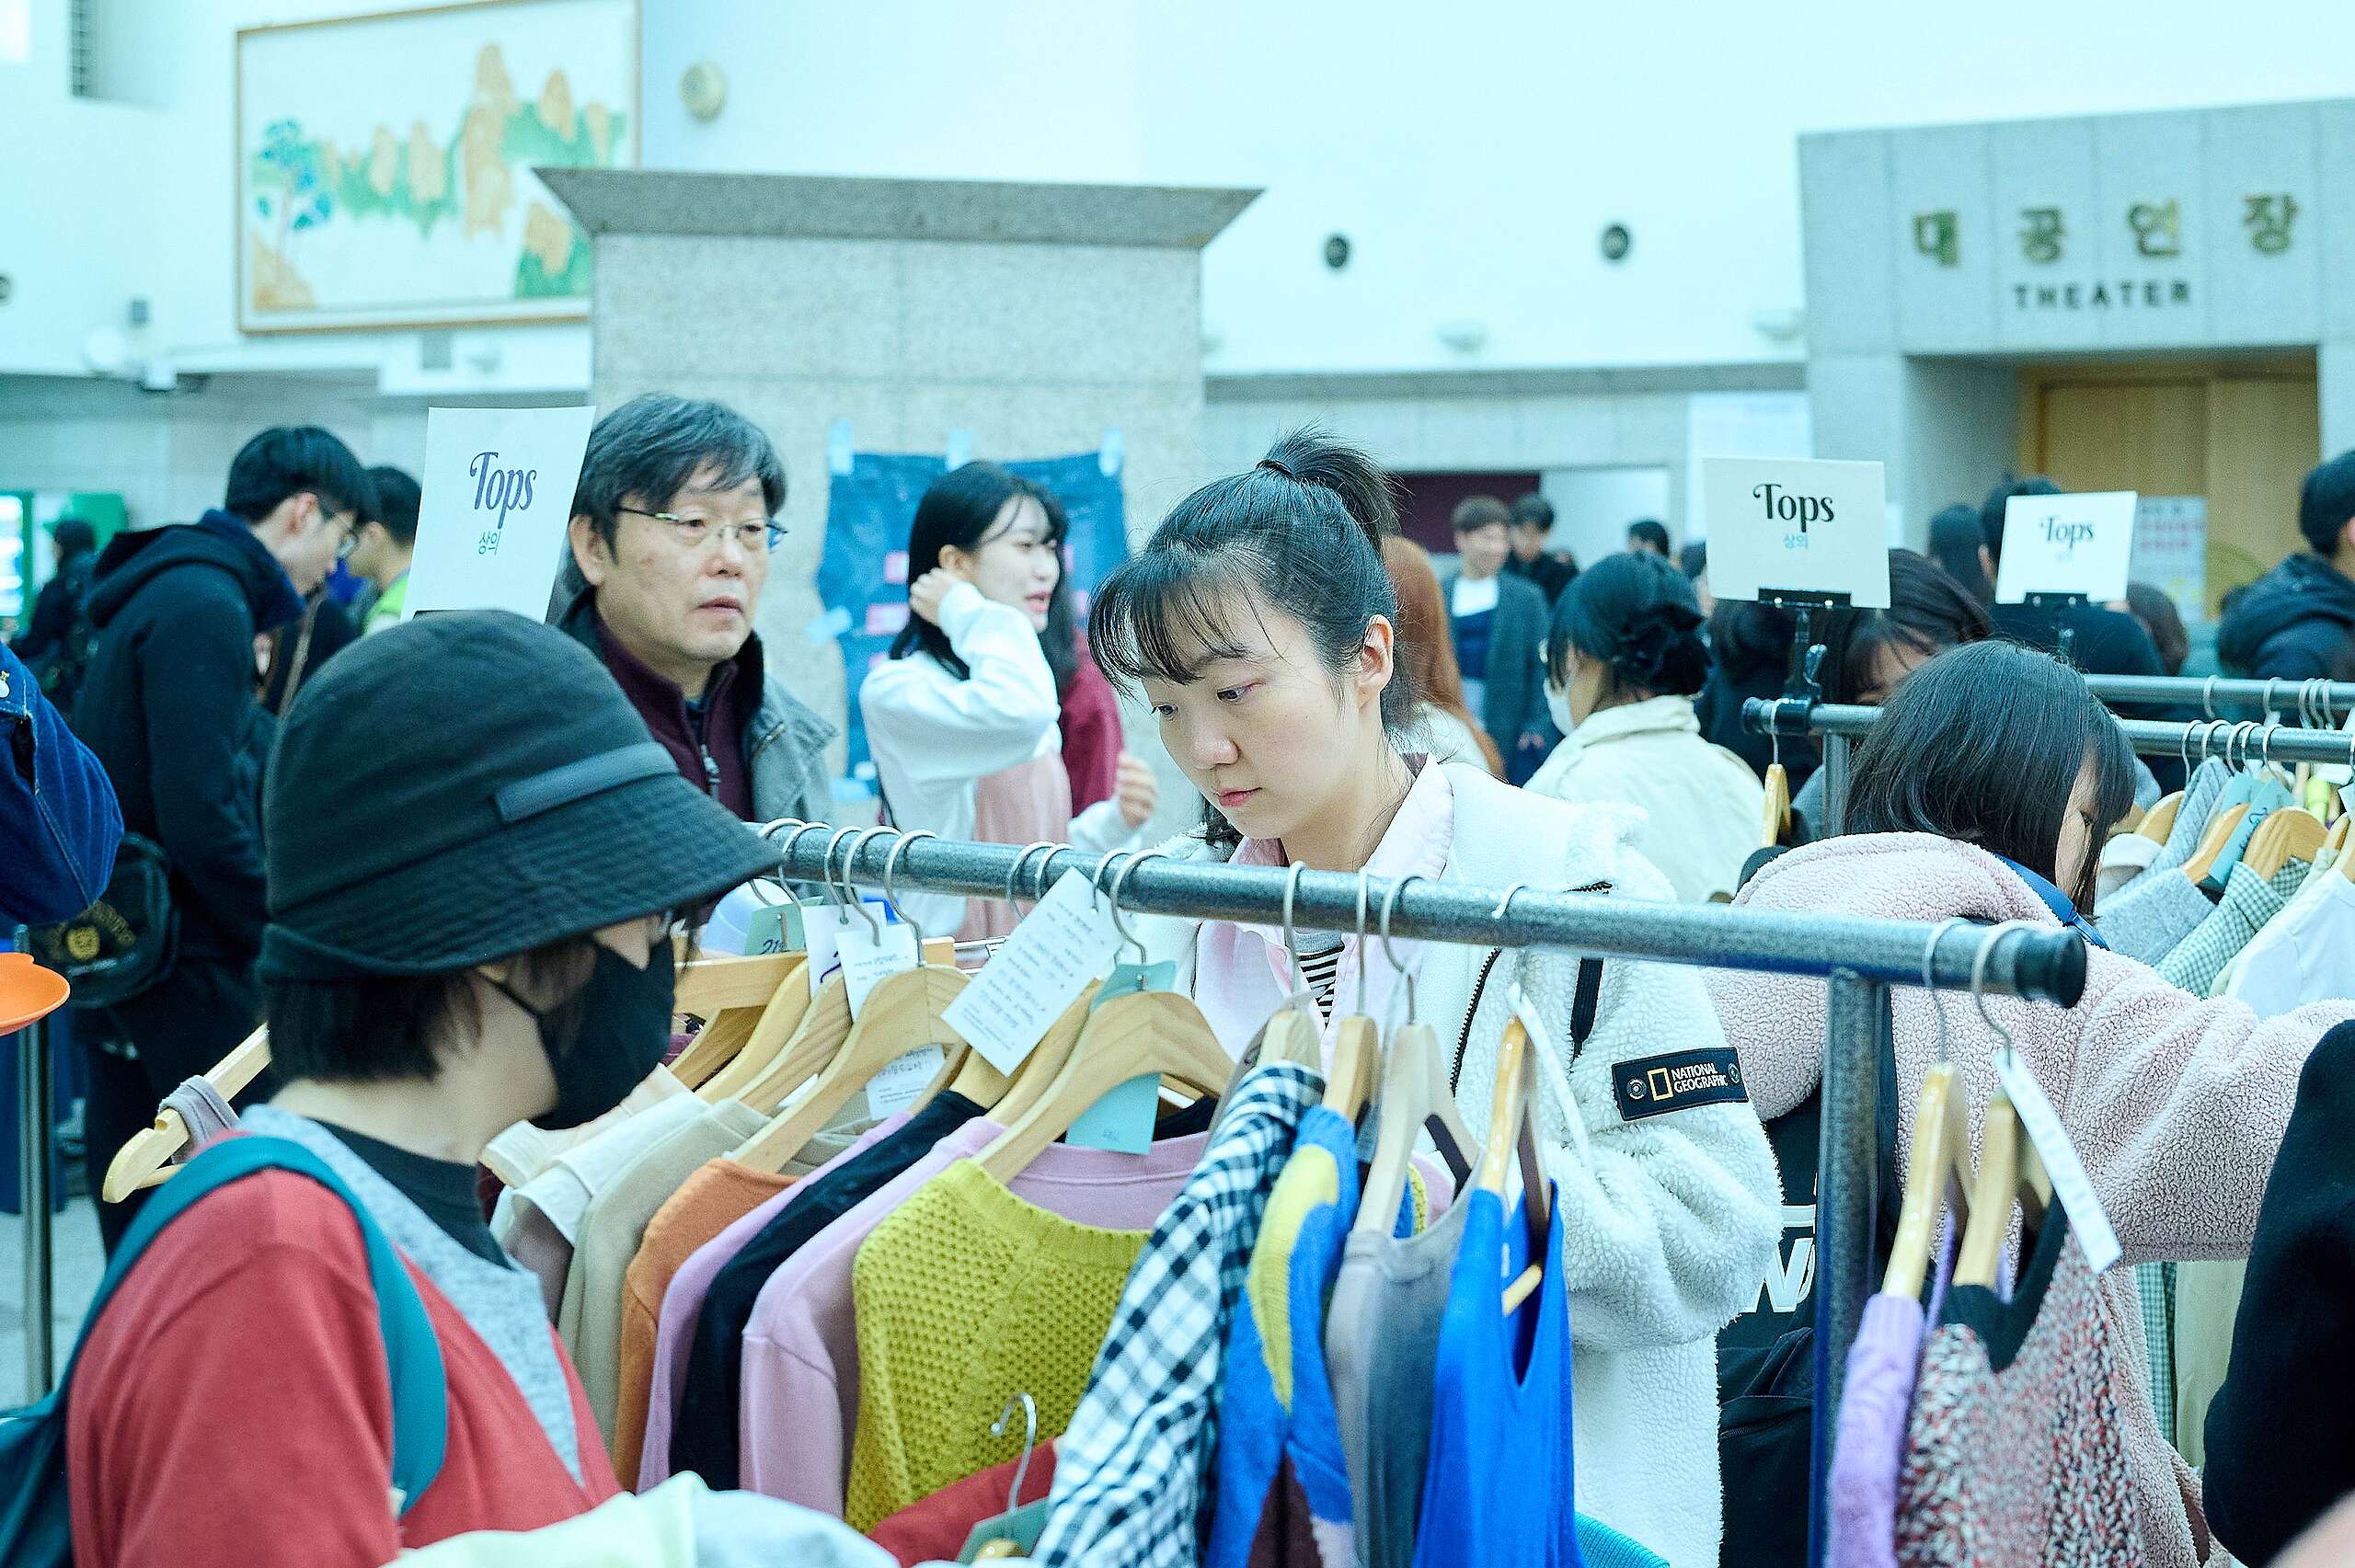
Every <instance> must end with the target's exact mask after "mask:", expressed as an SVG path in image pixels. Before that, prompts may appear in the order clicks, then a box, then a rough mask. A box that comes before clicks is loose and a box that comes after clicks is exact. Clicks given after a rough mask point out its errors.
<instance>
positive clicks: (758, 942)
mask: <svg viewBox="0 0 2355 1568" xmlns="http://www.w3.org/2000/svg"><path fill="white" fill-rule="evenodd" d="M802 945H803V939H802V935H801V911H800V910H798V908H796V907H795V906H793V905H791V904H776V905H773V906H771V907H770V908H767V909H763V910H754V911H752V919H751V920H750V921H747V922H745V926H744V952H745V953H746V954H748V955H758V954H764V953H795V952H798V951H800V949H801V947H802Z"/></svg>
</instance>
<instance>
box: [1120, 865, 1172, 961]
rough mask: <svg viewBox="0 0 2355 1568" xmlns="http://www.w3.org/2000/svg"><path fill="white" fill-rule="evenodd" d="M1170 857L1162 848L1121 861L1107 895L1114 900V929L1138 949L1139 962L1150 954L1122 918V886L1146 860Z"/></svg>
mask: <svg viewBox="0 0 2355 1568" xmlns="http://www.w3.org/2000/svg"><path fill="white" fill-rule="evenodd" d="M1168 858H1169V857H1168V855H1167V854H1166V853H1165V852H1163V851H1161V850H1146V851H1144V852H1143V853H1138V854H1132V855H1131V856H1129V858H1128V859H1126V860H1125V861H1122V862H1121V863H1120V870H1119V871H1118V872H1117V873H1115V874H1114V876H1113V877H1112V890H1111V892H1110V893H1109V894H1107V895H1106V897H1108V898H1110V899H1111V901H1112V929H1113V930H1114V931H1116V932H1118V933H1120V944H1121V945H1122V946H1124V947H1133V948H1135V949H1136V950H1137V962H1138V963H1140V964H1142V963H1143V962H1144V961H1145V960H1146V958H1147V957H1148V956H1149V955H1148V954H1147V953H1146V951H1145V945H1144V944H1143V942H1141V941H1139V940H1138V938H1137V934H1136V933H1134V932H1132V931H1131V930H1130V929H1129V922H1128V921H1124V920H1122V919H1121V918H1120V887H1121V885H1122V884H1123V883H1125V882H1127V881H1128V879H1129V873H1130V872H1132V871H1134V870H1135V869H1136V868H1137V867H1138V866H1140V865H1143V864H1144V863H1145V862H1146V861H1149V860H1166V859H1168Z"/></svg>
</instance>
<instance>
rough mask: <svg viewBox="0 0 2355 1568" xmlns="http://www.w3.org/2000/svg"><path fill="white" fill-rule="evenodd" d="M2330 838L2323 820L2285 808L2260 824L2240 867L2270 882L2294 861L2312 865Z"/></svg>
mask: <svg viewBox="0 0 2355 1568" xmlns="http://www.w3.org/2000/svg"><path fill="white" fill-rule="evenodd" d="M2329 836H2330V830H2329V829H2327V828H2326V827H2324V826H2323V825H2322V818H2319V817H2317V816H2315V814H2314V813H2313V812H2311V811H2309V810H2307V809H2306V808H2305V807H2303V806H2285V807H2281V808H2280V810H2278V811H2275V812H2274V813H2272V814H2271V815H2270V816H2269V817H2267V818H2266V819H2265V820H2264V821H2262V822H2260V823H2258V824H2257V831H2256V832H2254V833H2251V834H2250V835H2249V839H2248V847H2247V848H2246V849H2245V850H2243V851H2242V852H2241V864H2243V865H2246V866H2247V867H2248V868H2249V869H2250V870H2251V871H2254V872H2256V873H2257V875H2258V876H2262V877H2264V878H2265V879H2266V880H2267V881H2268V882H2270V881H2272V880H2273V878H2274V877H2275V876H2278V875H2280V870H2281V868H2282V867H2283V866H2285V865H2287V864H2290V863H2291V862H2292V861H2293V860H2303V861H2306V862H2309V863H2311V862H2312V861H2313V860H2314V858H2315V855H2316V854H2318V853H2321V850H2322V846H2323V841H2324V840H2325V839H2326V838H2328V837H2329Z"/></svg>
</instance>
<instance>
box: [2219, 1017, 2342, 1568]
mask: <svg viewBox="0 0 2355 1568" xmlns="http://www.w3.org/2000/svg"><path fill="white" fill-rule="evenodd" d="M2350 1141H2355V1024H2340V1025H2339V1026H2338V1028H2336V1029H2333V1030H2332V1031H2331V1032H2330V1033H2329V1034H2327V1035H2325V1036H2323V1037H2322V1042H2321V1043H2320V1044H2319V1045H2317V1046H2315V1049H2314V1054H2313V1055H2312V1056H2310V1057H2308V1058H2307V1059H2306V1065H2305V1069H2304V1070H2303V1071H2302V1072H2301V1073H2300V1074H2299V1075H2298V1100H2297V1104H2296V1105H2295V1106H2293V1107H2292V1110H2291V1113H2290V1126H2289V1129H2288V1130H2287V1131H2286V1132H2285V1133H2284V1134H2283V1135H2282V1139H2281V1152H2280V1155H2279V1156H2278V1157H2277V1158H2276V1159H2275V1160H2274V1162H2273V1173H2272V1175H2271V1176H2270V1177H2269V1179H2268V1180H2267V1182H2266V1184H2265V1200H2264V1203H2263V1205H2262V1206H2261V1207H2259V1208H2258V1209H2257V1239H2256V1240H2255V1241H2254V1242H2252V1243H2251V1244H2250V1248H2249V1255H2248V1272H2247V1275H2246V1277H2245V1279H2244V1281H2243V1283H2242V1286H2241V1306H2240V1315H2239V1317H2238V1319H2237V1320H2236V1321H2235V1322H2234V1325H2233V1359H2232V1364H2231V1366H2230V1368H2228V1369H2227V1371H2226V1372H2225V1375H2224V1386H2223V1389H2221V1390H2220V1391H2218V1392H2217V1395H2216V1399H2215V1402H2214V1403H2212V1404H2211V1405H2210V1406H2209V1407H2208V1425H2207V1443H2208V1471H2207V1479H2206V1492H2205V1500H2206V1504H2207V1508H2208V1528H2210V1529H2211V1531H2213V1532H2214V1534H2215V1537H2216V1539H2218V1540H2219V1541H2221V1542H2223V1544H2224V1545H2225V1546H2227V1547H2229V1548H2231V1549H2232V1552H2233V1555H2234V1556H2235V1557H2237V1558H2239V1559H2240V1560H2241V1561H2242V1562H2247V1563H2252V1564H2258V1563H2264V1562H2270V1561H2271V1560H2272V1559H2273V1558H2274V1556H2275V1555H2276V1554H2278V1553H2279V1552H2280V1551H2281V1550H2282V1548H2284V1547H2285V1546H2287V1545H2288V1544H2289V1543H2290V1542H2291V1541H2292V1539H2295V1538H2296V1536H2297V1535H2298V1533H2299V1532H2300V1531H2302V1530H2303V1529H2304V1528H2306V1527H2307V1526H2309V1525H2311V1524H2313V1523H2314V1522H2315V1520H2316V1519H2317V1518H2319V1517H2321V1516H2322V1515H2323V1514H2325V1513H2326V1512H2327V1511H2328V1510H2329V1508H2330V1506H2331V1505H2333V1504H2335V1503H2337V1502H2338V1500H2339V1499H2340V1498H2341V1497H2343V1496H2345V1495H2347V1494H2348V1493H2349V1492H2350V1491H2355V1400H2350V1399H2349V1397H2348V1391H2349V1389H2350V1388H2355V1164H2350V1162H2349V1160H2348V1158H2347V1150H2348V1146H2349V1142H2350Z"/></svg>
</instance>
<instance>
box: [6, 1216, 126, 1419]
mask: <svg viewBox="0 0 2355 1568" xmlns="http://www.w3.org/2000/svg"><path fill="white" fill-rule="evenodd" d="M24 1238H25V1222H24V1220H23V1219H19V1218H18V1217H17V1216H16V1215H13V1214H0V1408H5V1407H7V1406H11V1405H17V1404H22V1403H23V1402H25V1241H24ZM50 1255H51V1257H52V1259H53V1260H54V1262H53V1264H52V1269H53V1271H54V1272H53V1274H52V1299H51V1312H50V1321H51V1322H52V1323H53V1324H54V1325H55V1333H54V1337H53V1339H52V1345H53V1347H54V1348H53V1350H52V1355H53V1356H54V1358H55V1359H54V1365H55V1366H56V1367H58V1368H63V1366H64V1365H65V1355H66V1352H67V1351H69V1350H71V1349H72V1348H73V1345H74V1335H75V1332H76V1331H77V1330H79V1329H80V1328H81V1326H82V1313H83V1310H85V1309H86V1307H88V1305H89V1302H90V1297H91V1295H92V1294H93V1293H95V1292H96V1291H97V1289H98V1278H99V1276H101V1275H103V1274H104V1273H105V1272H106V1255H105V1253H102V1252H100V1251H99V1249H98V1219H97V1217H96V1216H95V1214H94V1213H93V1212H92V1210H91V1207H90V1200H89V1199H87V1198H79V1197H77V1198H75V1200H74V1201H73V1202H72V1203H71V1204H69V1205H67V1206H66V1208H65V1211H64V1212H63V1214H60V1215H58V1216H56V1218H55V1220H54V1222H53V1224H52V1228H51V1234H50Z"/></svg>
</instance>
